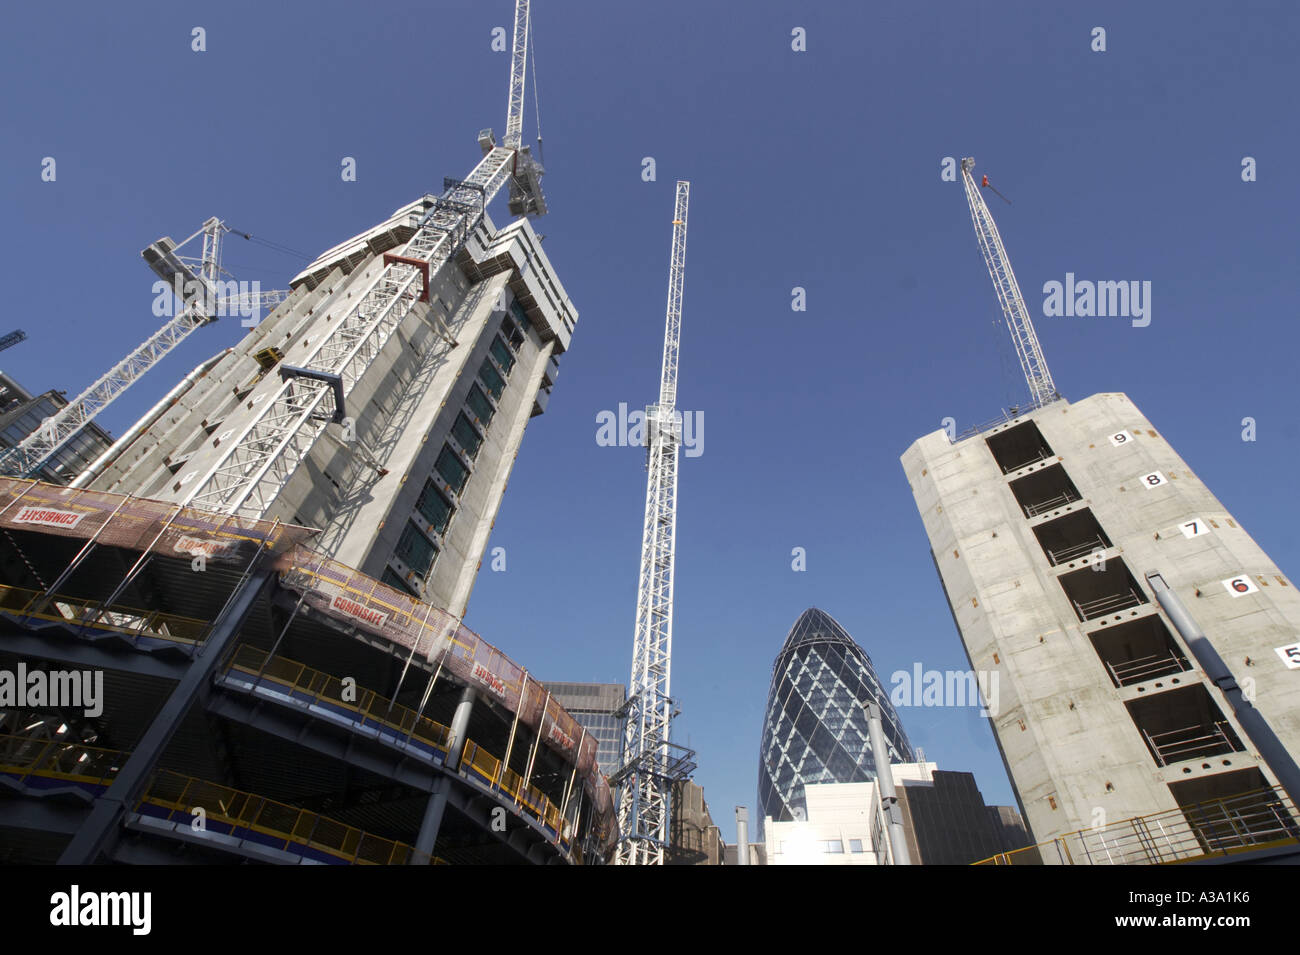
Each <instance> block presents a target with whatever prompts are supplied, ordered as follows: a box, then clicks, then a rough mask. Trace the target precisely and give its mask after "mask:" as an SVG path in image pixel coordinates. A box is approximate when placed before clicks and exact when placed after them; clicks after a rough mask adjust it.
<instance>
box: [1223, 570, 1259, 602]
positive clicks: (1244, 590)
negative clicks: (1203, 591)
mask: <svg viewBox="0 0 1300 955" xmlns="http://www.w3.org/2000/svg"><path fill="white" fill-rule="evenodd" d="M1222 583H1223V586H1224V588H1225V589H1226V590H1227V591H1228V593H1230V594H1232V595H1233V596H1234V597H1242V596H1244V595H1246V594H1253V593H1255V592H1256V591H1258V590H1259V588H1258V587H1256V586H1255V581H1253V580H1251V579H1250V578H1249V577H1247V576H1246V575H1245V574H1242V575H1241V576H1240V577H1233V578H1231V579H1230V580H1225V581H1222Z"/></svg>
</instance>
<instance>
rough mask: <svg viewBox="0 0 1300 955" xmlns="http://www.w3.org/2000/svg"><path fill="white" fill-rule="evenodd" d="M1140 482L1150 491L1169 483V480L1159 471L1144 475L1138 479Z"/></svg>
mask: <svg viewBox="0 0 1300 955" xmlns="http://www.w3.org/2000/svg"><path fill="white" fill-rule="evenodd" d="M1138 480H1139V481H1141V482H1142V486H1143V487H1144V488H1146V489H1147V490H1150V489H1151V488H1153V487H1159V486H1160V485H1162V484H1168V483H1169V479H1168V478H1167V477H1165V476H1164V475H1163V474H1161V473H1160V472H1159V471H1152V472H1151V473H1150V474H1144V475H1142V476H1141V477H1140V478H1138Z"/></svg>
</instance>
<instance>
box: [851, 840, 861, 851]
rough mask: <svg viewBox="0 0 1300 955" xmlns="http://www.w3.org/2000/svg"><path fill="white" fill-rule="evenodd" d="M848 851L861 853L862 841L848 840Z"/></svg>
mask: <svg viewBox="0 0 1300 955" xmlns="http://www.w3.org/2000/svg"><path fill="white" fill-rule="evenodd" d="M849 851H850V852H861V851H862V840H861V839H850V840H849Z"/></svg>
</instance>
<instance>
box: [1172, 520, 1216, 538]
mask: <svg viewBox="0 0 1300 955" xmlns="http://www.w3.org/2000/svg"><path fill="white" fill-rule="evenodd" d="M1178 529H1179V530H1180V531H1182V532H1183V536H1184V537H1200V536H1201V535H1202V534H1208V533H1210V525H1209V524H1207V523H1205V521H1203V520H1201V519H1200V518H1199V517H1194V518H1192V519H1191V520H1190V521H1184V522H1183V523H1182V524H1179V525H1178Z"/></svg>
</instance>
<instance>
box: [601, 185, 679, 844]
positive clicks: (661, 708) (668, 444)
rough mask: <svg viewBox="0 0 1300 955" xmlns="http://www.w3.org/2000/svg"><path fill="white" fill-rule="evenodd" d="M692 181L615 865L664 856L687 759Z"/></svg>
mask: <svg viewBox="0 0 1300 955" xmlns="http://www.w3.org/2000/svg"><path fill="white" fill-rule="evenodd" d="M690 188H691V187H690V183H688V182H678V183H677V202H676V206H675V212H674V215H673V243H672V256H671V259H670V261H669V266H668V312H667V318H666V320H665V323H664V353H663V370H662V374H661V375H660V380H659V403H658V404H657V405H651V406H650V407H648V408H647V409H646V443H647V449H648V471H649V474H648V476H647V479H646V500H645V523H644V525H643V530H642V537H641V572H640V578H639V580H638V584H637V603H636V632H635V639H634V641H633V649H632V679H631V682H630V685H629V687H628V701H627V703H626V705H625V724H624V736H623V765H622V767H621V768H620V769H619V771H618V773H617V774H616V781H617V782H619V783H620V788H619V803H618V822H619V832H620V839H619V843H618V849H617V856H616V859H615V861H616V863H617V864H619V865H663V863H664V852H665V849H666V848H667V846H668V842H669V817H670V814H671V810H672V786H673V783H674V782H675V781H676V780H678V779H681V778H684V777H685V776H686V775H689V772H690V770H691V768H693V766H692V764H691V755H692V754H691V753H690V752H689V750H686V749H684V748H683V747H680V746H677V745H676V744H674V743H672V742H671V741H670V739H669V735H670V727H671V723H672V716H673V701H672V698H671V696H670V691H671V677H672V649H673V570H674V564H675V557H676V534H677V463H678V448H679V446H680V445H681V437H682V419H681V414H680V413H679V412H678V411H677V408H676V404H677V355H678V349H679V347H680V343H681V327H682V287H683V282H684V280H685V277H686V214H687V207H688V206H689V204H690Z"/></svg>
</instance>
